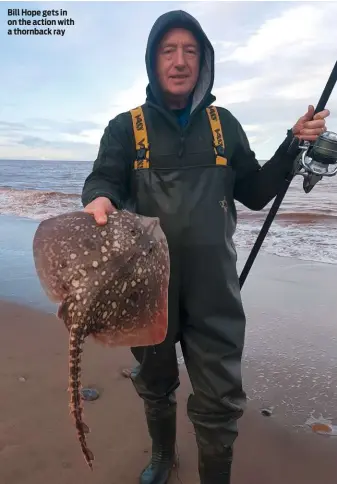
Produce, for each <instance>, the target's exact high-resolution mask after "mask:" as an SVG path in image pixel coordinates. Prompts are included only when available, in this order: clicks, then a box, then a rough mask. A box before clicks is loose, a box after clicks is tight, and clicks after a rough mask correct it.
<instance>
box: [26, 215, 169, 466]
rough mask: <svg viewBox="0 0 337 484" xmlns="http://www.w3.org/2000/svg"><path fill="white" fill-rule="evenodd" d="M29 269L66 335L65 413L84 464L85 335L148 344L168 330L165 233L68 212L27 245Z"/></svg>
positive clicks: (147, 222) (121, 218)
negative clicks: (30, 259)
mask: <svg viewBox="0 0 337 484" xmlns="http://www.w3.org/2000/svg"><path fill="white" fill-rule="evenodd" d="M33 254H34V261H35V268H36V272H37V275H38V277H39V280H40V283H41V285H42V287H43V289H44V291H45V292H46V294H47V296H48V297H49V299H50V300H51V301H54V302H56V303H60V305H59V309H58V313H57V315H58V317H59V318H60V319H62V320H63V321H64V324H65V326H66V328H67V329H68V331H69V389H68V390H69V392H70V412H71V414H72V415H73V417H74V420H75V425H76V428H77V432H78V437H79V441H80V444H81V448H82V452H83V454H84V457H85V460H86V462H87V463H88V465H89V466H90V468H91V469H92V461H93V459H94V456H93V454H92V452H91V451H90V450H89V449H88V447H87V445H86V439H85V433H88V432H89V428H88V427H87V425H86V424H85V423H84V422H83V421H82V414H83V408H82V403H81V396H80V387H81V384H80V372H81V370H80V362H81V353H82V351H83V344H84V340H85V338H86V337H88V336H91V337H93V338H94V339H95V340H96V341H97V342H99V343H102V344H104V345H106V346H110V347H113V346H152V345H156V344H160V343H161V342H162V341H163V340H164V339H165V336H166V332H167V311H168V310H167V303H168V301H167V298H168V284H169V275H170V261H169V251H168V246H167V241H166V238H165V235H164V233H163V231H162V229H161V227H160V225H159V220H158V219H155V218H148V217H143V216H140V215H136V214H132V213H130V212H127V211H124V210H123V211H117V212H114V213H113V214H111V215H109V218H108V223H107V224H106V225H104V226H99V225H97V224H96V222H95V220H94V218H93V216H92V215H90V214H87V213H85V212H71V213H67V214H63V215H60V216H57V217H53V218H50V219H47V220H44V221H43V222H41V223H40V225H39V226H38V228H37V231H36V233H35V236H34V240H33Z"/></svg>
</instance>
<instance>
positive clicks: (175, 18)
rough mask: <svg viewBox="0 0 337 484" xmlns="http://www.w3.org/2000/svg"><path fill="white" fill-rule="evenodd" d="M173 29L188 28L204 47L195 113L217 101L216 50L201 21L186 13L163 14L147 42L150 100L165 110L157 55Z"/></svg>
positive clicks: (194, 101) (192, 108)
mask: <svg viewBox="0 0 337 484" xmlns="http://www.w3.org/2000/svg"><path fill="white" fill-rule="evenodd" d="M171 28H185V29H188V30H190V31H191V32H192V33H193V34H194V35H195V37H196V38H197V40H198V41H199V42H200V44H201V66H200V74H199V79H198V82H197V85H196V87H195V89H194V92H193V99H192V105H191V113H192V112H193V111H195V109H196V108H198V107H199V106H200V105H202V104H204V103H205V102H206V103H208V102H211V101H213V100H214V99H215V97H214V96H212V94H211V90H212V88H213V83H214V49H213V46H212V44H211V42H210V41H209V39H208V38H207V36H206V34H205V32H204V31H203V29H202V28H201V25H200V24H199V22H198V21H197V20H196V19H195V18H194V17H192V15H190V14H188V13H187V12H184V11H182V10H174V11H172V12H168V13H165V14H164V15H161V16H160V17H159V18H158V19H157V20H156V22H155V23H154V25H153V27H152V29H151V32H150V35H149V38H148V42H147V48H146V54H145V62H146V70H147V75H148V78H149V84H148V86H147V90H146V93H147V99H148V100H149V101H151V102H153V103H155V104H158V105H160V106H161V107H164V101H163V96H162V91H161V88H160V85H159V83H158V80H157V78H156V74H155V64H154V63H155V54H156V48H157V46H158V43H159V42H160V40H161V38H162V37H163V36H164V34H165V33H166V32H167V31H168V30H170V29H171Z"/></svg>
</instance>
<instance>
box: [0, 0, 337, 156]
mask: <svg viewBox="0 0 337 484" xmlns="http://www.w3.org/2000/svg"><path fill="white" fill-rule="evenodd" d="M36 5H38V6H39V8H42V7H41V4H36ZM42 5H46V7H43V8H49V6H48V2H45V3H43V4H42ZM116 5H117V4H116V3H114V2H97V3H95V4H94V3H87V2H84V3H82V4H81V9H79V7H78V5H77V4H76V2H73V3H70V4H69V3H68V2H63V3H59V4H53V7H54V8H64V9H66V10H68V14H69V16H71V17H73V18H74V20H75V22H76V26H75V28H70V29H69V30H68V31H67V34H66V36H65V37H64V38H63V39H60V38H58V39H57V38H52V39H51V38H50V39H44V40H45V41H44V42H41V41H40V40H39V39H34V38H32V37H30V38H29V39H28V38H25V39H23V38H16V39H14V38H13V39H11V41H10V42H9V40H8V38H7V37H6V38H5V39H4V41H5V45H4V49H3V52H4V58H3V59H2V68H3V70H4V72H5V73H6V76H3V77H2V78H1V79H0V119H1V120H0V145H1V155H0V156H2V157H4V156H6V157H10V158H21V157H23V158H34V157H38V158H40V157H42V158H48V159H49V158H53V157H54V158H55V159H86V160H92V159H94V158H95V157H96V155H97V151H98V146H99V141H100V138H101V136H102V134H103V130H104V127H105V126H106V125H107V124H108V122H109V120H110V119H112V118H114V117H115V116H116V115H118V114H119V113H121V112H125V111H127V110H129V109H131V108H133V107H136V106H138V105H140V104H142V103H143V102H144V101H145V89H146V86H147V83H148V79H147V74H146V69H145V64H144V49H145V46H146V40H147V39H146V37H147V34H148V32H149V30H150V28H151V26H152V23H153V21H154V20H155V18H156V17H157V16H158V15H160V14H161V13H163V12H164V11H168V10H173V9H180V8H182V9H183V10H186V11H188V12H190V13H191V14H192V15H194V16H195V17H196V18H197V19H198V20H199V22H200V23H201V25H202V27H203V28H204V30H205V32H206V33H207V35H208V36H209V37H210V39H211V41H212V42H213V45H214V48H215V59H216V73H215V74H216V75H215V84H214V90H213V92H214V94H215V95H216V97H217V101H216V104H218V105H220V106H224V107H227V108H228V109H229V110H230V111H231V112H232V113H233V114H234V115H235V116H236V117H237V119H238V120H239V121H240V122H241V124H242V125H243V127H244V129H245V130H246V132H247V135H248V138H249V140H250V142H251V144H252V146H253V148H254V149H255V151H256V152H257V156H258V157H259V158H261V159H266V158H268V157H270V156H272V154H273V152H274V151H275V149H276V148H277V146H278V145H279V144H280V143H281V142H282V140H283V138H284V136H285V134H286V130H287V129H288V128H289V127H291V125H292V124H293V123H294V122H295V121H296V120H297V118H298V117H299V116H301V115H302V114H304V112H305V110H306V109H307V105H308V104H309V103H313V104H315V103H317V100H318V97H319V95H320V93H321V92H322V89H323V87H324V85H325V83H326V80H327V77H328V75H329V73H330V71H331V69H332V67H333V65H334V63H335V61H336V25H335V23H336V22H335V19H336V18H337V5H336V4H335V3H334V2H324V3H322V2H308V3H306V2H299V3H295V2H183V3H181V2H175V3H174V5H173V4H172V3H165V2H163V3H159V2H148V3H146V2H139V3H137V2H135V3H133V4H132V5H131V4H129V3H128V2H121V3H119V4H118V5H117V6H116ZM20 7H21V5H20ZM23 7H26V5H25V4H23ZM18 8H19V6H18ZM0 17H1V13H0ZM0 20H2V19H1V18H0ZM4 21H5V20H4ZM113 23H115V27H114V29H112V28H111V25H112V24H113ZM138 25H141V26H142V28H141V29H140V30H137V28H138ZM128 29H129V31H130V32H131V33H132V34H133V35H127V33H128ZM23 40H25V45H23ZM9 100H10V102H9ZM328 107H329V108H330V110H331V112H332V116H331V117H330V118H329V119H328V128H329V129H332V130H334V131H336V130H337V128H336V121H337V119H336V114H337V96H336V93H334V94H333V96H332V97H331V99H330V101H329V105H328Z"/></svg>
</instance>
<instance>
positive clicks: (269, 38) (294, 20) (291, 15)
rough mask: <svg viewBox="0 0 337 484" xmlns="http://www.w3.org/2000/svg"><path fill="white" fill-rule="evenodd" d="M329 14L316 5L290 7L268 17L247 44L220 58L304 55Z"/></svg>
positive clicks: (248, 59)
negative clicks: (279, 13) (277, 15)
mask: <svg viewBox="0 0 337 484" xmlns="http://www.w3.org/2000/svg"><path fill="white" fill-rule="evenodd" d="M324 18H325V14H324V9H322V8H321V6H320V7H316V6H312V5H303V6H302V5H301V6H300V7H295V8H291V9H289V10H286V11H285V12H284V13H283V14H282V15H281V16H280V17H276V18H271V19H269V20H267V21H266V22H265V23H264V24H263V25H261V27H260V28H259V29H258V31H257V32H256V33H254V34H253V35H252V36H251V37H250V38H249V39H248V40H247V41H246V42H245V44H244V45H243V46H240V47H237V48H236V49H235V50H234V51H233V52H232V53H231V54H230V55H228V56H226V57H224V58H223V59H220V61H219V62H227V61H231V60H234V61H237V62H240V63H243V64H253V63H255V62H260V61H265V60H271V59H272V58H273V56H275V55H277V57H279V56H286V57H287V58H288V57H289V55H290V56H292V55H294V52H295V54H296V56H300V55H301V53H303V52H304V53H306V52H307V50H308V49H310V48H311V47H312V46H314V45H315V44H316V43H317V41H319V39H317V32H319V27H320V26H321V23H322V21H323V20H324Z"/></svg>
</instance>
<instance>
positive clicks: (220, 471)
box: [198, 447, 233, 484]
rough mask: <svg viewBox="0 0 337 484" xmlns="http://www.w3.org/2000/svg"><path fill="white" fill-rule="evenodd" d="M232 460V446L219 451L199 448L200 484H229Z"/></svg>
mask: <svg viewBox="0 0 337 484" xmlns="http://www.w3.org/2000/svg"><path fill="white" fill-rule="evenodd" d="M232 460H233V449H232V447H227V448H225V449H224V450H223V451H221V453H219V452H215V451H214V450H213V451H212V449H207V450H206V449H203V448H201V449H199V461H198V465H199V476H200V484H230V482H231V469H232Z"/></svg>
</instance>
